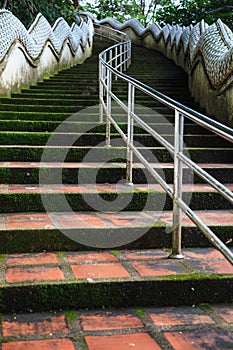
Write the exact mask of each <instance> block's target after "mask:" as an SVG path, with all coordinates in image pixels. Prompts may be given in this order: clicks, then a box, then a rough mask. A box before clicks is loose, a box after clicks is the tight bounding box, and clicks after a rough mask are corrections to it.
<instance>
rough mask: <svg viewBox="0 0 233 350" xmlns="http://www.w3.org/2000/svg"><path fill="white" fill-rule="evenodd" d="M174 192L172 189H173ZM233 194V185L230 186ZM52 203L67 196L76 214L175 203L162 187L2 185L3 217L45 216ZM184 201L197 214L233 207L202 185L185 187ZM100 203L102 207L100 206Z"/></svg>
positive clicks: (166, 206) (169, 207) (166, 207)
mask: <svg viewBox="0 0 233 350" xmlns="http://www.w3.org/2000/svg"><path fill="white" fill-rule="evenodd" d="M169 186H170V187H171V188H172V187H173V186H172V185H169ZM226 186H227V188H228V189H229V190H231V191H233V185H230V184H227V185H226ZM41 195H43V196H46V198H47V200H50V201H51V203H59V198H61V197H62V196H65V197H66V199H67V201H68V203H69V205H70V206H71V208H72V210H73V211H82V212H83V211H91V210H94V211H96V210H97V209H98V210H100V208H102V210H108V209H109V207H110V208H111V211H119V205H120V202H119V201H121V203H122V205H120V210H121V211H139V210H143V209H144V208H145V206H146V205H147V203H148V201H149V200H150V201H151V203H152V205H153V208H154V209H155V208H156V206H157V204H156V203H159V204H161V203H163V209H164V210H172V201H171V199H170V197H168V196H167V195H165V193H164V191H163V190H162V188H161V187H160V186H159V185H156V184H148V185H134V186H129V185H118V186H116V185H110V184H98V185H96V184H83V185H45V186H39V185H38V184H32V185H30V186H27V185H19V184H18V185H16V184H11V185H8V184H2V185H0V211H1V213H17V212H27V211H30V212H44V211H45V208H44V205H43V197H41ZM183 199H184V200H185V201H186V202H189V205H190V207H191V208H192V209H193V210H205V209H207V210H213V209H218V210H225V209H231V204H230V203H228V202H227V201H226V200H224V199H223V198H222V197H221V196H220V195H219V194H218V193H217V192H216V191H215V190H214V188H213V187H211V186H207V185H201V184H193V185H189V184H186V185H184V186H183ZM97 203H98V206H97ZM54 210H59V211H64V210H66V208H65V207H64V206H61V207H60V208H59V204H58V205H57V204H56V205H54Z"/></svg>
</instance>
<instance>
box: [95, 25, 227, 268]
mask: <svg viewBox="0 0 233 350" xmlns="http://www.w3.org/2000/svg"><path fill="white" fill-rule="evenodd" d="M95 33H96V34H98V35H100V36H104V37H105V38H108V39H110V40H112V38H113V40H114V41H116V42H117V41H118V43H117V44H115V45H113V46H111V47H109V48H107V49H106V50H104V51H103V52H101V53H100V55H99V87H100V92H99V93H100V97H99V98H100V121H103V113H105V114H106V144H107V145H110V127H111V124H112V125H113V126H114V127H115V128H116V130H117V131H118V133H119V134H120V135H121V137H122V138H123V140H124V141H125V142H126V144H127V162H126V168H127V175H126V179H127V182H128V183H132V169H133V166H132V163H133V154H134V155H136V157H137V158H138V159H139V161H140V162H141V163H142V164H143V165H144V166H145V167H146V169H147V170H148V171H149V173H150V174H151V175H152V176H153V177H154V178H155V179H156V180H157V181H158V182H159V184H160V185H161V186H162V188H163V189H164V190H165V191H166V193H167V194H168V195H169V196H170V197H171V198H172V200H173V240H172V254H171V255H170V257H172V258H183V255H182V251H181V227H182V224H181V221H182V220H181V218H182V213H185V214H186V215H187V216H188V217H189V218H190V219H191V220H192V222H193V223H194V224H195V225H196V226H197V227H198V228H199V229H200V230H201V231H202V233H203V234H204V235H205V237H206V238H207V239H208V240H209V241H210V243H211V244H212V245H214V246H215V247H216V248H217V249H218V250H219V251H220V252H221V253H222V254H223V255H224V256H225V257H226V258H227V259H228V260H229V261H230V262H231V264H233V253H232V252H231V250H230V249H229V248H228V247H227V246H226V245H225V244H224V243H223V242H222V241H221V240H220V239H219V238H218V237H217V236H216V235H215V233H214V232H213V231H212V230H211V229H210V228H209V227H208V226H207V225H206V224H205V223H204V222H203V221H202V220H201V219H200V217H199V216H198V215H197V214H196V213H195V212H194V211H193V210H192V209H191V208H190V207H189V206H188V205H187V204H186V203H185V202H184V201H183V200H182V182H183V181H182V180H183V179H182V173H183V164H185V165H186V166H187V167H188V168H189V169H191V170H192V171H193V172H195V174H196V175H198V176H199V177H201V178H202V179H204V180H205V181H206V182H207V183H208V184H209V185H211V186H212V187H214V188H215V189H216V190H217V192H218V193H219V194H220V195H222V196H223V197H224V198H225V199H226V200H228V201H229V202H230V203H231V204H233V194H232V192H231V191H230V190H229V189H228V188H227V187H226V186H224V185H223V184H222V183H220V182H219V181H218V180H216V179H215V178H214V177H213V176H211V175H210V174H209V173H207V172H206V171H205V170H203V169H202V168H201V167H200V166H199V165H197V164H196V163H195V162H193V161H192V160H191V159H189V158H188V157H187V156H186V155H185V154H184V152H183V148H184V145H183V137H184V131H183V130H184V118H187V119H189V120H191V121H193V122H194V123H196V124H198V125H201V126H202V127H204V128H205V129H208V130H210V131H211V132H213V133H214V134H217V135H218V136H220V137H222V138H224V139H226V140H228V141H229V142H232V143H233V130H232V129H231V128H229V127H227V126H225V125H223V124H221V123H219V122H217V121H215V120H212V119H210V118H209V117H207V116H205V115H203V114H201V113H198V112H196V111H194V110H192V109H190V108H188V107H186V106H184V105H182V104H181V103H179V102H177V101H175V100H173V99H171V98H170V97H168V96H166V95H164V94H162V93H160V92H158V91H156V90H155V89H153V88H151V87H149V86H147V85H145V84H143V83H141V82H140V81H138V80H136V79H134V78H131V77H129V76H127V75H126V74H124V73H123V71H124V70H125V69H126V68H128V67H129V64H130V63H131V41H130V39H129V37H128V36H127V35H126V34H125V33H122V32H119V31H116V30H114V29H112V28H110V27H105V26H101V25H95ZM101 33H104V34H103V35H102V34H101ZM122 41H123V42H122ZM112 76H114V77H115V79H121V80H122V81H124V82H126V83H127V84H128V101H127V103H124V102H123V101H121V100H120V99H119V98H118V97H117V96H116V95H115V94H114V93H113V91H112ZM136 90H139V91H141V92H143V93H144V94H146V95H147V96H149V97H152V98H153V99H154V100H156V101H158V102H160V103H161V104H163V105H165V106H167V107H169V108H170V109H172V110H174V113H175V132H174V139H175V140H174V146H173V145H172V144H170V143H169V142H168V141H167V140H166V139H165V138H164V137H162V136H161V135H160V134H158V133H157V132H156V131H155V130H153V129H152V128H151V127H150V126H149V125H148V124H146V123H145V122H144V121H143V120H142V119H141V118H140V117H139V116H137V115H136V113H135V111H134V107H135V91H136ZM112 101H115V102H116V103H117V104H118V105H119V106H120V107H121V108H122V109H123V110H124V111H126V112H127V114H128V130H127V135H126V134H125V133H124V132H123V130H122V129H121V128H120V127H119V125H118V124H117V122H116V121H115V120H114V118H113V116H112ZM135 122H137V125H139V126H140V127H141V128H142V129H144V130H146V131H147V132H148V133H149V134H150V135H151V136H152V137H153V138H154V139H156V140H157V141H158V142H159V143H160V144H162V145H163V146H164V147H165V148H166V149H167V150H168V152H169V153H171V154H172V156H173V157H174V184H173V189H172V188H171V187H170V186H169V184H167V183H166V181H165V180H164V179H163V178H162V177H161V176H160V175H159V174H158V172H157V171H156V170H155V169H154V168H153V166H152V165H151V164H150V163H149V162H148V161H147V160H146V159H145V158H144V156H143V155H142V154H141V153H140V151H139V150H138V149H137V148H136V147H135V146H134V141H133V139H134V123H135Z"/></svg>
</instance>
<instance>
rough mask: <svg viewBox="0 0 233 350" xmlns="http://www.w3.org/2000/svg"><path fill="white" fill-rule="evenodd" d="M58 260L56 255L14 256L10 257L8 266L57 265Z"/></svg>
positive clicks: (7, 262) (7, 261)
mask: <svg viewBox="0 0 233 350" xmlns="http://www.w3.org/2000/svg"><path fill="white" fill-rule="evenodd" d="M57 263H58V260H57V257H56V255H55V254H54V253H38V254H14V255H8V257H7V260H6V265H7V266H16V265H36V264H57Z"/></svg>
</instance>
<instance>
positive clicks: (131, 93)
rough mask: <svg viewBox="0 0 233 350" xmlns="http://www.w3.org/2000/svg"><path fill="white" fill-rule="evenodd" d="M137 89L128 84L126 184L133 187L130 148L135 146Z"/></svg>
mask: <svg viewBox="0 0 233 350" xmlns="http://www.w3.org/2000/svg"><path fill="white" fill-rule="evenodd" d="M134 98H135V88H134V86H133V85H132V84H131V83H130V82H129V84H128V130H127V133H128V135H127V156H126V182H127V184H128V185H133V151H132V150H131V148H130V146H131V145H133V134H134V119H133V117H132V112H134Z"/></svg>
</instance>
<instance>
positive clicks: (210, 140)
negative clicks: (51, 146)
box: [0, 122, 229, 158]
mask: <svg viewBox="0 0 233 350" xmlns="http://www.w3.org/2000/svg"><path fill="white" fill-rule="evenodd" d="M12 124H13V123H12ZM15 124H16V125H15V131H26V130H27V131H28V132H37V133H38V134H36V135H27V134H24V135H22V134H21V135H19V134H15V133H12V134H10V133H9V134H2V137H1V136H0V144H4V145H11V144H12V139H13V141H14V145H45V144H46V143H47V142H48V140H49V135H48V134H47V133H46V134H44V135H43V134H39V133H42V132H45V131H47V132H52V131H53V130H54V129H55V128H56V127H57V126H59V125H60V124H59V123H46V122H45V123H44V124H42V125H41V123H40V122H39V123H29V122H28V123H23V122H22V123H21V125H19V126H20V129H21V130H19V128H18V126H17V122H16V123H15ZM19 124H20V123H19ZM5 126H6V131H7V130H9V128H8V127H7V125H5ZM1 127H2V129H3V124H1V123H0V128H1ZM12 129H13V128H12ZM38 129H39V130H38ZM103 129H105V126H103V127H102V126H100V127H98V128H96V133H88V134H78V133H77V134H76V136H77V141H76V142H75V145H76V146H85V145H89V146H97V145H98V144H102V145H103V144H104V143H105V140H106V136H105V133H104V130H103ZM112 131H113V132H114V130H113V128H112ZM90 132H92V130H90ZM138 132H140V130H139V131H138ZM65 137H67V136H66V135H65ZM164 137H165V139H166V140H167V141H168V142H169V143H171V144H172V145H174V137H173V136H167V135H166V136H164ZM115 138H117V139H118V143H119V146H122V147H123V146H125V141H124V140H123V139H122V141H120V139H119V138H120V136H119V134H115V133H114V134H112V135H111V139H115ZM134 141H135V142H138V143H140V144H141V145H142V146H144V147H148V148H150V147H160V146H161V144H160V143H159V142H157V141H156V140H155V139H153V138H152V137H150V136H147V135H137V134H136V135H135V136H134ZM184 144H185V146H186V147H196V146H197V145H198V147H201V148H203V147H209V145H213V147H212V148H221V149H223V148H229V143H228V142H227V141H226V140H223V141H222V140H221V139H220V138H217V137H214V136H208V135H205V137H203V135H196V136H193V135H192V136H189V135H187V136H185V137H184ZM0 148H1V146H0ZM0 158H1V157H0Z"/></svg>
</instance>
